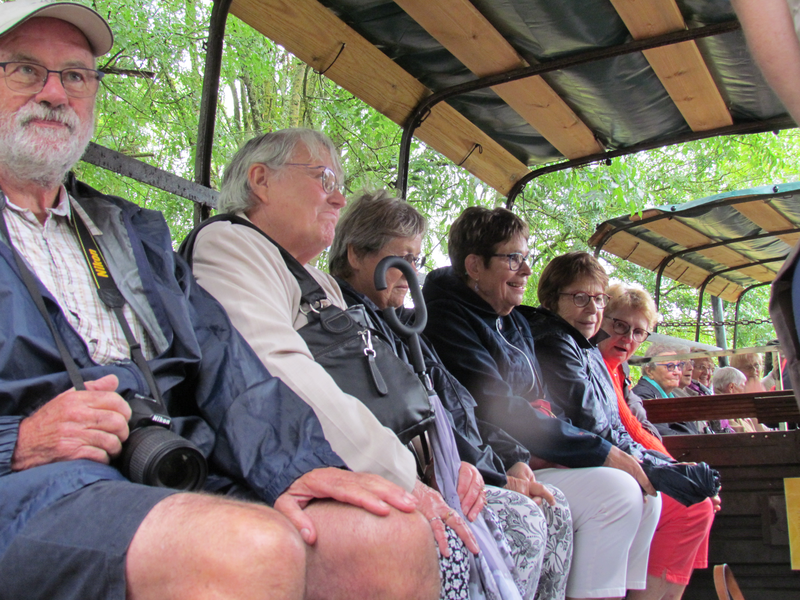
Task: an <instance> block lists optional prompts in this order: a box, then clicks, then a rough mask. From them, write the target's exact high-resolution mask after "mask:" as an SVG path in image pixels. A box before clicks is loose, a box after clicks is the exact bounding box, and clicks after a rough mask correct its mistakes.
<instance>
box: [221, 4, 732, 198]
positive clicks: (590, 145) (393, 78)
mask: <svg viewBox="0 0 800 600" xmlns="http://www.w3.org/2000/svg"><path fill="white" fill-rule="evenodd" d="M396 1H397V4H398V5H399V6H400V7H401V8H403V10H405V11H406V12H407V13H408V14H409V15H410V16H411V17H412V18H413V19H415V20H416V21H417V22H418V23H419V24H420V25H421V26H422V27H423V28H424V29H425V30H426V31H427V32H428V33H429V34H430V35H431V36H432V37H434V38H435V39H436V40H437V41H439V43H441V44H442V45H443V46H444V47H445V48H447V50H449V51H450V52H451V53H452V54H453V55H454V56H455V57H456V58H458V59H459V60H460V61H461V62H462V63H463V64H464V65H465V66H466V67H467V68H468V69H469V70H471V71H472V72H473V73H475V74H476V75H478V76H486V75H491V74H496V73H501V72H505V71H509V70H511V69H515V68H519V67H524V66H527V65H528V63H527V62H526V61H525V60H523V59H522V58H521V57H520V56H519V54H518V53H517V52H516V51H515V50H514V49H513V48H512V47H511V45H510V44H509V43H508V42H507V41H506V40H505V39H504V38H503V36H502V35H501V34H500V33H499V32H498V31H497V30H496V29H495V28H494V27H493V26H492V25H491V24H490V23H489V21H487V20H486V18H485V17H483V15H482V14H481V13H480V12H478V10H477V9H475V7H474V6H473V5H472V4H471V3H470V2H469V0H434V1H431V0H396ZM612 3H613V5H614V7H615V8H616V10H617V12H618V13H619V15H620V17H621V18H622V20H623V22H624V23H625V25H626V26H627V28H628V29H629V31H630V32H631V35H632V37H633V38H635V39H643V38H647V37H652V36H656V35H661V34H663V33H667V32H671V31H677V30H681V29H685V28H686V23H685V22H684V20H683V17H682V16H681V13H680V10H679V9H678V6H677V4H676V2H675V0H612ZM231 13H232V14H234V15H235V16H237V17H239V18H240V19H242V20H243V21H244V22H245V23H248V24H249V25H251V26H252V27H254V28H255V29H257V30H258V31H260V32H261V33H263V34H264V35H265V36H267V37H269V38H270V39H272V40H274V41H275V42H277V43H278V44H280V45H282V46H283V47H285V48H286V49H287V50H289V51H290V52H291V53H293V54H294V55H295V56H297V57H298V58H299V59H300V60H303V61H304V62H306V63H308V64H309V65H311V66H312V67H314V68H315V69H317V70H318V71H323V70H325V76H326V77H329V78H330V79H332V80H333V81H335V82H336V83H337V84H339V85H340V86H342V87H343V88H345V89H347V90H348V91H350V92H351V93H353V94H354V95H356V96H357V97H359V98H360V99H361V100H363V101H365V102H367V103H368V104H370V105H371V106H373V107H374V108H375V109H376V110H378V111H379V112H381V113H382V114H384V115H385V116H387V117H388V118H390V119H391V120H392V121H394V122H395V123H397V124H398V125H403V124H404V123H405V121H406V120H407V118H408V117H409V115H410V114H411V112H412V111H413V109H414V107H415V106H417V105H418V104H419V102H420V101H421V100H422V99H424V98H425V97H426V96H428V95H429V94H430V93H431V91H430V90H429V89H427V88H426V87H425V86H424V85H422V84H421V83H420V82H419V81H418V80H417V79H415V78H414V77H413V76H411V75H410V74H409V73H407V72H406V71H404V70H403V69H402V68H400V67H398V66H397V65H396V64H395V63H394V62H392V61H391V60H390V59H389V58H388V57H387V56H386V55H384V54H383V53H382V52H381V51H380V50H379V49H377V48H376V47H374V46H372V44H370V43H369V42H367V41H366V40H365V39H364V38H363V37H361V36H360V35H359V34H358V33H356V32H355V31H354V30H353V29H351V28H350V27H348V26H347V25H346V24H345V23H343V22H342V21H341V20H340V19H339V18H338V17H336V16H335V15H334V14H333V13H332V12H331V11H329V10H328V9H327V8H325V7H324V6H323V5H321V4H319V3H318V2H317V1H316V0H234V1H233V3H232V5H231ZM342 47H344V50H343V51H341V54H339V53H340V50H341V49H342ZM337 55H339V58H338V59H336V60H335V61H334V58H335V57H336V56H337ZM645 56H646V58H647V60H648V61H649V62H650V64H651V66H652V67H653V69H654V71H655V73H656V74H657V76H658V77H659V79H660V80H661V82H662V83H663V85H664V87H665V89H666V90H667V91H668V93H669V95H670V97H671V98H672V100H673V101H674V103H675V105H676V106H677V107H678V109H679V110H680V112H681V114H682V115H683V116H684V118H685V119H686V122H687V123H688V125H689V126H690V127H691V129H692V130H693V131H704V130H707V129H712V128H717V127H722V126H724V125H730V124H731V123H732V119H731V115H730V114H729V112H728V110H727V108H726V106H725V102H724V101H723V99H722V96H721V94H720V92H719V90H718V89H717V87H716V85H715V83H714V80H713V78H712V77H711V73H710V71H709V69H708V67H707V66H706V64H705V62H704V61H703V58H702V56H701V55H700V52H699V50H698V49H697V45H696V44H695V43H694V42H683V43H681V44H676V45H673V46H667V47H663V48H659V49H656V50H649V51H647V52H645ZM331 63H333V64H331ZM326 69H327V70H326ZM493 90H494V91H495V93H497V94H498V96H500V97H501V98H502V99H503V100H504V101H505V102H506V103H507V104H508V105H509V106H510V107H512V108H513V109H514V110H515V111H516V112H517V113H518V114H519V115H520V116H521V117H522V118H524V119H525V121H526V122H528V123H529V124H530V125H531V126H532V127H533V128H534V129H536V131H538V132H539V133H540V134H541V135H542V136H543V137H544V138H545V139H547V141H549V142H550V143H551V144H552V145H553V146H554V147H555V148H556V149H557V150H559V152H561V153H562V154H563V155H564V156H566V157H568V158H570V159H574V158H581V157H584V156H588V155H592V154H597V153H598V152H602V150H603V148H602V146H601V144H600V143H599V142H598V140H597V139H596V137H595V135H594V133H593V132H592V130H591V128H590V127H589V126H588V125H587V124H586V123H585V122H583V121H582V120H581V119H580V118H579V117H578V115H576V114H575V112H574V111H573V110H572V109H571V108H570V107H569V105H568V103H567V102H566V101H565V100H564V99H563V98H561V97H560V96H559V95H558V94H557V93H556V92H555V91H554V90H553V89H552V88H551V87H550V86H549V85H548V84H547V83H546V82H545V81H544V80H543V79H542V78H541V77H533V78H529V79H527V80H523V81H517V82H513V83H506V84H503V85H500V86H496V87H494V88H493ZM416 137H417V138H419V139H420V140H422V141H423V142H425V143H426V144H428V145H429V146H430V147H432V148H434V149H435V150H437V151H438V152H440V153H442V154H443V155H444V156H446V157H447V158H448V159H450V160H451V161H453V162H455V163H456V164H459V163H461V162H462V161H463V160H464V157H466V156H468V155H469V158H468V159H467V160H466V161H465V162H464V164H463V166H464V167H465V168H466V169H467V170H469V171H470V172H471V173H472V174H473V175H475V176H476V177H478V178H480V179H481V180H483V181H484V182H485V183H487V184H488V185H490V186H492V187H493V188H495V189H496V190H497V191H498V192H500V193H501V194H503V195H507V194H508V192H509V191H510V189H511V187H512V185H513V184H514V182H515V181H517V180H518V179H520V178H521V177H522V176H523V175H525V174H526V173H527V172H528V167H527V165H524V164H522V163H521V162H520V161H519V160H518V159H516V158H515V157H514V156H513V155H511V153H509V152H508V151H506V150H505V149H504V148H503V147H501V146H500V145H499V144H497V143H496V142H494V141H493V140H492V139H491V138H489V137H488V136H487V135H486V134H484V133H483V132H482V131H481V130H480V129H478V127H476V126H475V125H474V124H472V123H471V122H470V121H468V120H467V119H466V118H465V117H463V116H462V115H461V114H460V113H458V112H456V111H455V110H453V109H452V108H451V107H450V106H448V105H447V104H446V103H440V104H438V105H437V106H436V107H435V108H434V109H433V111H432V113H431V115H430V116H429V117H428V118H427V119H426V120H425V121H424V122H423V124H422V126H421V127H420V128H419V129H418V130H417V131H416ZM476 144H479V145H480V146H481V147H482V148H483V152H480V153H479V152H472V153H471V154H470V150H471V149H472V148H474V147H475V145H476Z"/></svg>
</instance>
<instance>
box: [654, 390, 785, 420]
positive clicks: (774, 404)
mask: <svg viewBox="0 0 800 600" xmlns="http://www.w3.org/2000/svg"><path fill="white" fill-rule="evenodd" d="M644 408H645V410H646V411H647V418H648V419H649V421H650V422H651V423H676V422H680V421H707V420H709V419H741V418H744V417H756V418H757V419H758V420H759V421H760V422H763V423H784V422H788V423H800V408H798V405H797V400H796V399H795V397H794V393H793V392H792V390H783V391H777V392H755V393H749V394H720V395H714V396H685V397H678V398H657V399H653V400H645V401H644Z"/></svg>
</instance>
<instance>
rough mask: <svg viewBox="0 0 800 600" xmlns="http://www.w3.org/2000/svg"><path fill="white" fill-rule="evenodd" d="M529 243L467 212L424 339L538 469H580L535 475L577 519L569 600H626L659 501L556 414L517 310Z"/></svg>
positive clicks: (639, 583)
mask: <svg viewBox="0 0 800 600" xmlns="http://www.w3.org/2000/svg"><path fill="white" fill-rule="evenodd" d="M527 238H528V226H527V225H526V224H525V222H524V221H522V220H521V219H520V218H519V217H517V216H516V215H514V213H512V212H511V211H508V210H505V209H502V208H497V209H495V210H488V209H486V208H483V207H470V208H468V209H466V210H465V211H464V212H463V213H462V214H461V216H460V217H458V219H456V221H455V222H454V223H453V225H452V226H451V228H450V236H449V241H448V252H449V255H450V261H451V264H452V266H451V267H446V268H442V269H437V270H435V271H433V272H431V273H430V274H428V276H427V277H426V279H425V285H424V288H423V293H424V296H425V301H426V304H427V307H428V326H427V328H426V330H425V333H426V335H428V337H429V338H430V339H431V341H432V342H433V345H434V348H435V350H436V352H437V353H438V354H439V356H440V357H441V359H442V362H443V363H444V365H445V366H446V367H447V369H448V370H449V371H450V372H451V373H452V374H453V375H455V376H456V377H457V378H458V380H459V381H460V382H461V383H462V384H463V385H464V386H465V387H466V388H467V389H468V390H469V392H470V393H471V394H472V396H473V398H474V399H475V401H476V402H477V406H476V408H475V413H476V415H477V417H478V418H479V419H482V420H484V421H488V422H490V423H492V424H494V425H496V426H498V427H501V428H502V429H503V430H505V431H507V432H508V433H509V434H511V435H512V436H514V438H516V439H517V440H518V441H519V442H520V443H521V444H522V445H524V446H525V448H527V449H528V450H529V451H530V452H531V454H532V455H533V456H534V457H535V460H536V463H535V464H536V465H537V466H539V467H542V466H544V465H547V466H556V465H562V466H566V467H572V468H568V469H563V468H542V469H541V470H537V471H536V477H537V479H538V480H540V481H543V482H545V483H550V484H552V485H555V486H556V487H558V488H559V489H561V490H562V491H563V492H564V494H565V496H566V497H567V500H568V501H569V504H570V509H571V510H572V518H573V523H574V528H575V552H574V558H573V566H572V571H571V572H570V577H569V583H568V584H567V596H568V597H570V598H604V597H622V596H624V595H625V593H626V590H627V589H628V588H644V587H645V583H646V566H647V553H648V548H649V545H650V540H651V538H652V535H653V531H654V530H655V526H656V523H657V521H658V509H659V508H660V502H659V501H658V500H657V499H656V498H648V501H647V502H646V503H645V502H644V500H643V498H642V493H641V488H640V487H639V485H638V483H637V481H640V482H641V483H642V485H644V486H647V489H648V490H649V492H650V493H651V494H655V491H654V490H653V488H652V486H650V484H649V481H648V480H647V477H645V476H644V472H643V471H642V469H641V466H640V465H639V463H638V462H637V461H636V460H635V459H634V458H632V457H631V456H629V455H628V454H626V453H624V452H623V451H621V450H620V449H619V448H616V447H615V446H613V445H612V444H610V443H609V442H608V441H606V440H604V439H603V438H601V437H600V436H597V435H594V434H593V433H590V432H588V431H586V430H583V429H579V428H577V427H575V426H573V425H571V424H569V423H568V422H567V421H564V420H562V419H557V418H554V417H553V415H552V413H550V412H549V411H547V406H546V404H545V403H544V402H543V400H544V387H543V385H542V383H543V382H542V375H541V370H540V369H539V365H538V362H537V360H536V354H535V352H534V344H533V337H532V335H531V332H530V328H529V327H528V323H527V321H526V320H525V318H524V317H523V316H522V315H521V314H519V312H518V311H516V310H515V308H516V307H517V306H518V305H519V304H520V303H521V302H522V296H523V294H524V291H525V284H526V283H527V280H528V276H529V275H530V273H531V270H530V268H529V267H528V264H527V260H528V239H527ZM601 465H607V466H612V467H617V468H613V469H607V468H596V467H600V466H601ZM580 467H595V468H580ZM631 473H633V474H635V475H636V477H637V479H634V478H633V477H631ZM587 490H592V492H591V493H587Z"/></svg>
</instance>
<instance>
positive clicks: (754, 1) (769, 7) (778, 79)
mask: <svg viewBox="0 0 800 600" xmlns="http://www.w3.org/2000/svg"><path fill="white" fill-rule="evenodd" d="M731 4H732V5H733V8H734V10H735V11H736V14H737V16H738V17H739V21H741V23H742V28H743V29H744V34H745V37H746V38H747V45H748V46H749V48H750V52H751V53H752V55H753V58H755V60H756V63H757V64H758V66H759V68H760V69H761V72H762V73H763V74H764V78H765V79H766V80H767V83H769V84H770V86H771V87H772V89H773V90H775V93H776V94H777V95H778V98H780V99H781V102H783V104H784V106H786V108H787V109H788V111H789V114H790V115H791V116H792V118H793V119H794V120H795V122H797V123H800V42H798V40H797V34H796V33H795V28H794V22H793V20H792V15H791V13H790V11H789V7H788V5H787V4H786V0H732V2H731Z"/></svg>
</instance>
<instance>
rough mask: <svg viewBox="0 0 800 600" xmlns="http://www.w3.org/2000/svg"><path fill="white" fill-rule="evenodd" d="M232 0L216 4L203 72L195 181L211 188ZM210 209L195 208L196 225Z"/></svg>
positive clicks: (220, 0)
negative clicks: (215, 135) (219, 101)
mask: <svg viewBox="0 0 800 600" xmlns="http://www.w3.org/2000/svg"><path fill="white" fill-rule="evenodd" d="M230 6H231V0H214V8H212V9H211V23H210V25H209V28H208V41H207V42H206V65H205V70H204V72H203V92H202V95H201V97H200V117H199V119H198V124H197V149H196V154H195V158H194V180H195V182H196V183H199V184H200V185H204V186H206V187H211V150H212V148H213V146H214V121H215V120H216V117H217V100H218V99H219V75H220V72H221V71H222V49H223V45H224V42H225V24H226V23H227V20H228V10H229V9H230ZM210 215H211V207H210V206H203V205H200V204H195V207H194V223H195V225H197V224H198V223H200V221H202V220H204V219H207V218H208V217H209V216H210Z"/></svg>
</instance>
